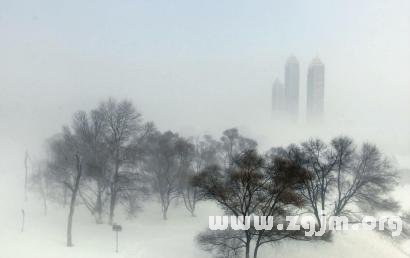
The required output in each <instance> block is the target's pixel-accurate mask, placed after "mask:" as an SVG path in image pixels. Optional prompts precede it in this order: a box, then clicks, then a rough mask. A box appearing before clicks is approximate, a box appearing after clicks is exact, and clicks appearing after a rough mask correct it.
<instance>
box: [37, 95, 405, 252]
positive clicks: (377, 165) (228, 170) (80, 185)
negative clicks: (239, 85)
mask: <svg viewBox="0 0 410 258" xmlns="http://www.w3.org/2000/svg"><path fill="white" fill-rule="evenodd" d="M47 145H48V152H47V158H46V159H45V160H44V161H41V162H39V163H38V165H37V169H36V172H35V173H34V174H32V176H31V187H32V189H33V190H35V191H36V192H37V193H39V195H40V196H41V198H42V200H43V204H44V211H45V213H46V212H47V201H48V200H51V201H57V202H59V203H62V204H64V205H66V204H67V205H68V207H69V210H68V212H69V214H68V222H67V246H72V245H73V243H72V234H71V231H72V223H73V217H74V212H75V208H76V206H77V205H78V204H82V205H84V206H85V207H87V208H88V210H89V211H90V213H91V214H92V215H93V216H94V218H95V220H96V222H97V223H103V221H104V220H106V221H107V222H108V223H109V224H113V222H114V220H115V214H116V211H118V209H119V208H121V209H123V210H125V211H126V212H127V214H128V216H130V217H133V216H134V215H135V214H136V212H137V211H138V209H139V203H140V201H141V200H142V199H144V198H148V197H149V196H151V195H152V196H157V198H158V200H159V202H160V206H161V212H162V216H163V218H164V219H167V214H168V208H169V207H170V205H171V203H172V202H173V200H175V199H177V198H179V199H181V200H182V201H183V203H184V205H185V207H186V209H187V210H188V211H189V213H190V214H191V215H192V216H194V215H195V209H196V205H197V203H198V201H201V200H211V201H214V202H216V203H217V204H218V205H219V206H220V207H221V208H222V209H223V211H224V212H225V213H226V214H228V215H233V216H236V217H238V218H239V217H245V216H251V215H255V214H256V215H259V216H272V217H274V218H275V220H274V223H275V225H276V224H279V223H281V224H286V221H285V217H286V216H287V215H291V214H299V213H302V212H306V211H310V212H312V213H313V214H314V215H315V216H316V219H317V224H318V226H320V223H321V220H320V218H319V217H320V214H319V213H320V211H321V210H327V211H331V214H328V215H347V216H350V217H351V218H352V219H359V218H360V215H362V214H364V212H366V213H369V212H372V213H375V212H377V211H380V210H383V209H387V210H390V211H391V210H394V209H398V205H397V203H396V202H394V201H393V200H392V199H391V198H389V195H388V193H389V192H390V191H391V190H392V188H393V186H394V184H395V183H396V175H395V171H394V168H393V167H392V166H391V165H390V163H389V161H388V160H387V159H386V158H385V157H384V155H383V154H382V153H381V152H380V151H379V150H378V149H377V147H376V146H374V145H372V144H369V143H365V144H363V145H362V146H356V145H355V143H354V142H353V140H352V139H350V138H349V137H344V136H343V137H337V138H334V139H333V140H332V141H331V142H330V143H325V142H323V141H321V140H319V139H312V140H308V141H306V142H303V143H301V144H298V145H296V144H294V145H290V146H288V147H286V148H283V147H280V148H272V149H271V150H269V151H268V152H267V153H264V154H260V153H258V151H257V143H256V141H254V140H252V139H250V138H247V137H244V136H243V135H241V134H240V133H239V132H238V130H237V129H235V128H233V129H228V130H225V131H224V132H223V134H222V136H221V137H220V139H214V138H212V137H211V136H209V135H205V136H201V137H196V138H194V137H191V138H185V137H182V136H180V135H178V134H177V133H174V132H171V131H166V132H160V131H159V130H157V129H156V128H155V126H154V124H153V123H152V122H143V120H142V116H141V114H140V113H139V112H138V111H137V110H136V109H135V107H134V106H133V104H132V103H131V102H129V101H126V100H124V101H116V100H114V99H108V100H106V101H104V102H102V103H101V104H100V105H99V106H98V107H97V108H96V109H93V110H91V111H90V112H85V111H79V112H77V113H75V115H74V116H73V120H72V122H71V124H70V125H69V126H64V127H63V129H62V130H61V132H59V133H57V134H56V135H54V136H53V137H51V138H50V139H49V140H48V143H47ZM274 228H275V227H274ZM284 238H293V239H303V240H307V239H306V238H305V237H304V235H303V234H301V232H290V233H289V232H287V231H279V230H255V228H254V227H251V228H250V229H249V230H244V231H233V230H226V231H206V232H203V233H201V234H200V235H199V236H198V242H199V243H200V245H201V246H202V247H203V248H204V249H206V250H209V251H211V252H212V253H214V254H215V255H216V256H220V257H238V256H241V255H242V254H244V255H245V257H247V258H248V257H250V256H251V253H253V257H255V258H256V257H257V254H258V251H259V248H260V247H261V246H263V245H265V244H270V243H274V242H277V241H279V240H282V239H284Z"/></svg>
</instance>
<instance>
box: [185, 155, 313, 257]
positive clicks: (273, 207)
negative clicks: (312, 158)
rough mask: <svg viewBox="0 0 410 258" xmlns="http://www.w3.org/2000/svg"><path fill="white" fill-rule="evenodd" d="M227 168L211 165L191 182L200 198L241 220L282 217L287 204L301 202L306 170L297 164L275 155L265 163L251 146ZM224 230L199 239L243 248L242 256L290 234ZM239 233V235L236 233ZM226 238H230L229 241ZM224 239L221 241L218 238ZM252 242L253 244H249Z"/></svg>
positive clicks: (232, 247)
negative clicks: (301, 188)
mask: <svg viewBox="0 0 410 258" xmlns="http://www.w3.org/2000/svg"><path fill="white" fill-rule="evenodd" d="M231 164H232V165H231V166H230V167H229V168H225V169H221V168H220V167H218V166H211V167H208V168H206V169H205V170H203V171H202V172H201V173H200V174H199V175H197V176H196V177H194V180H193V184H194V186H196V187H198V188H199V189H200V190H201V196H202V197H203V199H205V200H206V199H207V200H213V201H215V202H216V203H218V204H219V206H220V207H221V208H222V209H223V210H224V211H225V212H226V214H229V215H233V216H235V217H237V218H242V219H243V220H244V219H245V217H247V216H252V215H253V214H261V215H265V216H273V217H275V218H276V219H283V218H284V215H285V214H287V211H288V209H287V208H288V207H290V206H294V207H299V206H301V205H302V204H303V202H302V196H300V195H299V194H298V193H297V189H298V187H300V186H301V185H302V184H303V182H304V181H305V180H307V179H308V177H309V173H308V172H307V171H306V170H305V169H303V168H301V167H300V166H298V165H297V164H295V163H293V162H291V161H289V160H284V159H275V160H274V162H272V163H269V164H267V162H266V160H265V159H264V157H262V156H260V155H258V154H257V153H256V151H254V150H248V151H245V152H243V153H241V154H239V155H236V156H235V157H234V159H233V161H232V162H231ZM239 232H240V233H236V232H233V234H231V235H230V234H229V232H225V233H223V234H222V235H220V234H217V235H215V233H210V234H211V235H206V234H205V235H202V236H201V237H200V239H202V242H204V239H208V241H207V242H206V243H203V244H206V245H207V246H209V245H213V246H214V247H218V246H219V247H220V246H223V248H224V250H226V248H228V249H230V253H233V254H235V255H236V254H237V253H238V251H237V249H239V248H244V249H245V257H246V258H249V257H250V255H251V248H252V246H254V251H253V257H255V258H256V257H257V254H258V250H259V247H260V246H262V245H264V244H266V243H272V242H274V241H279V240H281V239H283V238H285V237H290V236H291V235H290V234H283V233H282V232H279V231H263V230H255V229H254V228H253V227H249V228H248V229H244V230H241V231H239ZM238 234H239V235H238ZM228 239H229V241H228ZM222 240H223V245H221V243H220V242H221V241H222ZM252 243H254V245H252Z"/></svg>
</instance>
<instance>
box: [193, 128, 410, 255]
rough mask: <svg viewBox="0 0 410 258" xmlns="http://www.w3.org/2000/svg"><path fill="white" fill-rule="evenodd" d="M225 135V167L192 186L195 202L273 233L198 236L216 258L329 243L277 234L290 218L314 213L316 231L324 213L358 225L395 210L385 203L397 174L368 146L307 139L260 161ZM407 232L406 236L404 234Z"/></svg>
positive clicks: (252, 229)
mask: <svg viewBox="0 0 410 258" xmlns="http://www.w3.org/2000/svg"><path fill="white" fill-rule="evenodd" d="M230 132H232V131H230ZM228 135H231V133H228V131H226V132H225V133H224V136H223V137H222V140H223V142H224V143H227V144H225V145H224V146H227V148H225V151H226V152H225V154H227V156H226V155H225V157H227V159H228V160H229V162H225V163H219V164H216V165H214V166H210V167H207V168H206V169H204V170H202V172H201V173H199V174H198V175H196V176H195V177H194V179H193V184H194V185H195V186H196V187H197V188H198V189H199V190H198V195H199V196H200V199H204V200H212V201H215V202H216V203H217V204H218V205H219V206H220V207H221V208H222V209H223V210H224V211H225V213H226V215H233V216H235V217H237V218H242V219H244V218H245V217H246V216H248V217H251V218H252V216H254V215H257V216H261V220H262V218H263V219H266V217H264V216H272V217H273V218H274V219H273V221H270V226H271V230H256V227H255V224H254V223H252V226H251V227H250V228H249V229H247V230H241V231H236V230H229V229H228V230H222V231H211V230H208V231H205V232H203V233H201V234H200V235H199V236H198V242H199V244H200V245H201V246H202V247H203V248H204V249H205V250H208V251H210V252H212V253H213V254H214V255H215V256H216V257H242V256H244V257H246V258H249V257H251V255H253V257H254V258H256V257H257V255H258V251H259V248H260V247H261V246H263V245H265V244H272V243H276V242H277V241H280V240H282V239H285V238H290V239H296V240H326V239H330V236H331V235H330V233H331V231H326V232H325V234H324V236H323V237H320V238H317V237H311V238H309V237H306V236H305V234H304V231H303V230H300V231H283V230H276V229H277V227H276V226H277V225H278V224H282V225H287V224H288V223H289V221H287V220H286V216H288V215H301V214H304V213H306V212H310V213H313V214H314V216H315V217H316V227H317V228H320V227H321V226H322V225H321V218H320V216H321V213H320V212H321V211H327V212H328V213H327V214H325V215H326V216H333V215H334V216H339V215H344V216H348V217H349V223H357V222H358V221H361V219H362V217H363V216H364V215H376V214H377V213H378V212H380V211H390V212H392V211H398V210H399V208H400V207H399V205H398V203H397V202H395V201H394V200H393V199H391V198H390V197H389V193H390V192H391V191H392V190H393V188H394V185H395V184H396V183H397V175H396V170H395V169H394V167H393V166H392V165H391V163H390V162H389V160H388V159H387V158H386V157H385V156H384V155H383V154H382V153H381V152H380V151H379V149H378V148H377V147H376V146H375V145H373V144H370V143H364V144H362V145H361V146H356V145H355V143H354V142H353V140H352V139H351V138H349V137H346V136H340V137H336V138H334V139H332V140H331V141H330V143H328V144H327V143H325V142H323V141H321V140H319V139H311V140H308V141H306V142H303V143H301V144H298V145H296V144H292V145H290V146H288V147H285V148H283V147H279V148H272V149H271V150H269V151H268V152H267V153H266V154H263V155H261V154H258V153H257V151H256V149H255V147H256V146H255V145H254V144H250V142H249V141H248V140H244V139H243V138H242V137H240V136H238V137H233V138H232V137H228ZM231 146H236V147H234V148H231ZM231 150H232V151H231ZM260 223H264V224H269V222H268V221H263V222H260ZM256 224H258V223H256ZM285 227H286V226H285ZM408 233H409V232H408V229H406V230H404V232H402V235H403V236H408ZM252 253H253V254H252Z"/></svg>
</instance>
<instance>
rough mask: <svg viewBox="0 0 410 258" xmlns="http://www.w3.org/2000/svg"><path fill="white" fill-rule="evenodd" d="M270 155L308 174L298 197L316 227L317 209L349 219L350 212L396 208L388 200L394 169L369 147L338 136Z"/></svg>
mask: <svg viewBox="0 0 410 258" xmlns="http://www.w3.org/2000/svg"><path fill="white" fill-rule="evenodd" d="M271 153H273V155H277V156H281V157H286V158H288V159H290V160H292V161H293V162H295V163H298V164H299V165H300V166H302V167H304V168H306V169H307V170H309V171H311V172H312V175H313V177H312V178H311V180H308V181H306V183H305V186H304V188H303V189H302V194H303V196H304V197H305V199H306V200H307V202H308V203H309V206H310V209H311V210H312V211H313V213H314V214H315V216H316V219H317V223H318V224H319V226H320V224H321V221H320V218H319V211H320V210H328V211H330V212H331V213H330V214H327V215H346V216H352V215H353V213H352V212H351V211H352V210H353V209H359V210H361V211H362V212H363V211H367V212H369V211H372V212H376V211H379V210H394V209H397V208H398V205H397V203H396V202H395V201H394V200H392V199H391V198H390V197H389V192H390V191H391V190H392V189H393V186H394V185H395V183H396V173H395V169H394V167H393V166H392V165H391V163H390V162H389V161H388V159H387V158H386V157H384V156H383V154H382V153H381V152H380V151H379V150H378V148H377V147H376V146H375V145H373V144H369V143H364V144H363V145H362V146H361V147H360V148H357V147H356V146H355V144H354V142H353V140H352V139H351V138H349V137H346V136H340V137H336V138H334V139H333V140H332V141H331V143H330V144H326V143H324V142H323V141H321V140H319V139H315V140H309V141H307V142H304V143H302V144H301V145H299V146H298V145H290V146H289V147H287V148H286V149H281V148H278V149H274V150H272V152H271Z"/></svg>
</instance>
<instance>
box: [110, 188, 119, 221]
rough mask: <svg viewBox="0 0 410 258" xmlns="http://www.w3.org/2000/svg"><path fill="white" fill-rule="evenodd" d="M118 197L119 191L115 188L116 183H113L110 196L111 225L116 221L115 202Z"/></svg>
mask: <svg viewBox="0 0 410 258" xmlns="http://www.w3.org/2000/svg"><path fill="white" fill-rule="evenodd" d="M116 199H117V191H116V189H115V183H113V184H112V185H111V196H110V221H109V223H110V225H112V224H113V222H114V209H115V202H116Z"/></svg>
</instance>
